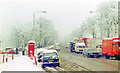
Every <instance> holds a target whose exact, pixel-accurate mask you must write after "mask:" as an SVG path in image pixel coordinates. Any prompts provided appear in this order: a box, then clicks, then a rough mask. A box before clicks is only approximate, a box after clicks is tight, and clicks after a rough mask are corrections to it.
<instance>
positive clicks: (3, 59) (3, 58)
mask: <svg viewBox="0 0 120 73" xmlns="http://www.w3.org/2000/svg"><path fill="white" fill-rule="evenodd" d="M4 58H5V55H3V63H4Z"/></svg>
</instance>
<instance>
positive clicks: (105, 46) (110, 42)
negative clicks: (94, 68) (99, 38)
mask: <svg viewBox="0 0 120 73" xmlns="http://www.w3.org/2000/svg"><path fill="white" fill-rule="evenodd" d="M102 54H103V55H105V58H106V59H109V58H110V57H115V58H116V59H120V38H105V39H103V42H102Z"/></svg>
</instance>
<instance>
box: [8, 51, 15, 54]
mask: <svg viewBox="0 0 120 73" xmlns="http://www.w3.org/2000/svg"><path fill="white" fill-rule="evenodd" d="M15 53H16V51H14V50H10V51H9V52H8V54H15Z"/></svg>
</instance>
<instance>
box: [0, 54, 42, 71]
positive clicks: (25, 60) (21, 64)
mask: <svg viewBox="0 0 120 73" xmlns="http://www.w3.org/2000/svg"><path fill="white" fill-rule="evenodd" d="M2 71H44V70H43V69H42V68H41V65H35V64H34V63H33V61H32V60H31V59H30V58H29V57H28V56H22V55H20V56H16V57H14V60H12V59H11V58H10V59H9V60H8V62H6V63H3V64H0V72H2Z"/></svg>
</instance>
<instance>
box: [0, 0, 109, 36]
mask: <svg viewBox="0 0 120 73" xmlns="http://www.w3.org/2000/svg"><path fill="white" fill-rule="evenodd" d="M104 1H109V0H0V35H5V34H8V32H9V30H11V29H10V27H11V25H15V24H17V23H18V24H25V23H28V22H32V21H33V20H32V19H33V12H34V11H42V10H45V11H47V13H46V14H44V15H45V16H46V17H48V18H49V19H50V20H52V21H53V22H54V24H55V28H56V29H57V30H58V32H59V35H60V36H61V37H64V36H66V35H68V34H70V33H71V32H72V30H74V29H75V28H76V27H78V26H79V25H80V24H81V23H82V22H83V21H84V20H85V18H86V17H89V16H90V11H94V10H95V9H96V8H97V5H99V4H100V3H102V2H104ZM40 15H43V14H40ZM5 36H6V35H5Z"/></svg>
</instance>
